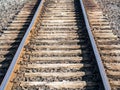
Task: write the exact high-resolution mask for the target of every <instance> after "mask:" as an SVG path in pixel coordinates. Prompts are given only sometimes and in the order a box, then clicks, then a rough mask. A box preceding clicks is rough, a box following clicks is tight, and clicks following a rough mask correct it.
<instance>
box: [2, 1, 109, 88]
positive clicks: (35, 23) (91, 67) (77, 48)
mask: <svg viewBox="0 0 120 90" xmlns="http://www.w3.org/2000/svg"><path fill="white" fill-rule="evenodd" d="M34 4H35V3H34ZM62 5H63V6H62ZM28 6H29V5H28ZM88 6H89V5H88ZM29 8H30V6H29V7H28V9H29ZM28 9H25V10H26V11H25V12H22V13H21V16H20V15H18V18H17V19H21V18H19V17H22V16H26V17H27V16H28V15H31V16H28V17H30V18H32V15H34V17H33V19H32V21H31V20H30V19H28V21H29V22H30V21H31V23H30V24H28V22H27V24H28V25H29V27H28V29H26V28H25V29H26V31H23V30H20V31H21V32H22V36H21V37H23V38H21V39H20V40H19V43H20V45H19V46H16V48H18V49H17V51H16V53H15V54H14V57H13V59H12V60H11V61H12V62H11V64H10V66H9V69H8V70H7V73H6V75H5V77H4V79H3V81H2V83H1V87H0V89H1V90H4V89H17V88H19V86H21V87H22V89H23V88H24V89H25V88H27V89H31V88H33V89H34V88H35V87H37V88H36V89H40V88H42V89H51V88H53V89H56V88H57V89H64V88H65V89H67V88H69V89H70V90H72V89H76V90H77V89H78V90H79V89H82V88H85V89H100V90H102V89H105V90H111V87H110V84H109V81H108V78H107V75H106V72H105V69H104V66H103V63H102V60H101V57H100V54H99V51H98V48H97V45H96V42H95V40H94V36H93V34H92V32H91V27H90V25H89V21H88V18H87V14H86V10H85V7H84V4H83V1H82V0H80V1H78V0H63V1H59V0H41V2H39V5H38V8H37V9H36V10H35V9H33V12H34V13H35V14H34V13H29V12H27V10H28ZM31 9H32V7H31ZM31 9H30V10H31ZM25 13H26V14H28V15H25ZM26 17H24V18H25V19H24V20H25V21H26ZM22 18H23V17H22ZM25 21H23V23H25ZM13 23H14V21H13ZM17 23H18V21H17ZM25 26H26V25H25ZM16 28H19V27H16ZM10 29H12V28H10ZM6 32H7V33H8V32H11V31H6ZM13 32H15V31H13ZM16 32H17V33H20V32H18V31H16ZM20 35H21V34H20ZM20 35H18V36H20ZM16 41H18V40H16ZM31 63H32V64H31ZM27 72H29V73H27ZM31 72H32V73H31ZM34 72H35V73H34ZM19 74H20V75H19ZM35 77H36V78H35ZM49 77H50V78H51V79H50V80H49V79H47V78H49ZM56 78H57V80H56ZM93 78H96V79H95V80H93ZM22 79H23V80H22ZM24 79H25V80H24ZM41 80H42V81H41ZM19 81H20V82H19ZM30 81H33V82H30ZM52 81H53V82H52ZM17 83H18V84H17Z"/></svg>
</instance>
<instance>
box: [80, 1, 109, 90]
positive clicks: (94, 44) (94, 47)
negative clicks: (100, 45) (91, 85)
mask: <svg viewBox="0 0 120 90" xmlns="http://www.w3.org/2000/svg"><path fill="white" fill-rule="evenodd" d="M80 5H81V8H82V12H83V15H84V20H85V24H86V28H87V32H88V35H89V37H90V41H91V44H92V48H93V51H94V54H95V58H96V60H97V64H98V68H99V70H100V75H101V78H102V82H103V85H104V88H105V90H111V87H110V84H109V81H108V78H107V75H106V73H105V69H104V66H103V63H102V60H101V57H100V54H99V51H98V49H97V46H96V43H95V40H94V37H93V34H92V32H91V28H90V25H89V21H88V18H87V14H86V10H85V7H84V4H83V0H80Z"/></svg>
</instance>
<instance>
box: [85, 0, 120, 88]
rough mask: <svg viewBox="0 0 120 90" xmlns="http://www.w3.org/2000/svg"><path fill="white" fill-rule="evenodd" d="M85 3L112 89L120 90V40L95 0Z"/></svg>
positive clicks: (86, 0) (88, 0)
mask: <svg viewBox="0 0 120 90" xmlns="http://www.w3.org/2000/svg"><path fill="white" fill-rule="evenodd" d="M84 5H85V9H86V12H87V15H88V18H89V22H90V24H91V25H90V26H91V29H92V33H93V35H94V38H95V41H96V44H97V47H98V49H99V53H100V55H101V59H102V63H103V64H104V67H105V70H106V74H107V77H108V79H109V83H110V85H111V89H112V90H120V69H119V68H120V40H119V38H118V37H117V35H114V34H113V31H112V29H111V26H110V24H109V22H108V19H107V18H106V17H105V16H104V15H103V13H102V10H101V8H100V7H99V6H98V5H97V3H96V2H95V0H84Z"/></svg>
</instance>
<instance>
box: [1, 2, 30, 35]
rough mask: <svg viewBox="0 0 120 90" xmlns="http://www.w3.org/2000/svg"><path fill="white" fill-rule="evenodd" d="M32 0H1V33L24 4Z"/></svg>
mask: <svg viewBox="0 0 120 90" xmlns="http://www.w3.org/2000/svg"><path fill="white" fill-rule="evenodd" d="M28 1H30V0H0V34H1V32H3V31H2V29H3V28H5V27H7V25H8V22H9V21H12V19H13V17H14V16H15V14H17V13H18V12H19V11H20V10H21V8H22V7H23V5H24V4H25V3H27V2H28Z"/></svg>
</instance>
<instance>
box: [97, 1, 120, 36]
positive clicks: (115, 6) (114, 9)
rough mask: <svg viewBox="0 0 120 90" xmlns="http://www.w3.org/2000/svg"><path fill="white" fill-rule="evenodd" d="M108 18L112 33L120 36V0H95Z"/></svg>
mask: <svg viewBox="0 0 120 90" xmlns="http://www.w3.org/2000/svg"><path fill="white" fill-rule="evenodd" d="M95 1H97V2H98V4H99V5H100V7H101V8H102V10H103V13H104V15H105V16H106V17H107V18H108V20H109V22H110V24H111V27H112V29H113V32H114V34H116V35H118V37H120V0H95Z"/></svg>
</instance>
